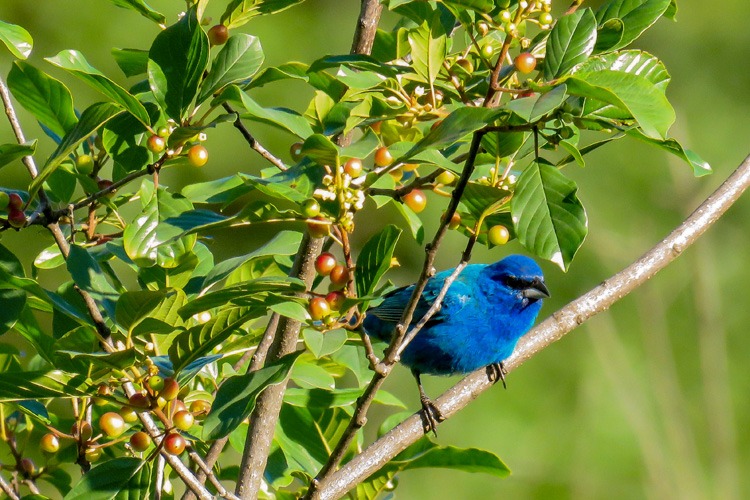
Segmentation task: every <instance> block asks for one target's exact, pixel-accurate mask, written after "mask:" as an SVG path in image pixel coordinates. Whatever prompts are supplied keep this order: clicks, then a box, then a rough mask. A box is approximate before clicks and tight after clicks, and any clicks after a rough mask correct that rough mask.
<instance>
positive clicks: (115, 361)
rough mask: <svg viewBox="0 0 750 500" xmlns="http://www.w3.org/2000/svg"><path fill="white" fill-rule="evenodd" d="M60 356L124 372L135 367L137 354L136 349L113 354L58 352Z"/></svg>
mask: <svg viewBox="0 0 750 500" xmlns="http://www.w3.org/2000/svg"><path fill="white" fill-rule="evenodd" d="M56 353H57V354H58V355H62V356H65V357H67V358H70V359H71V360H78V361H83V362H85V363H87V364H90V365H91V366H93V367H95V368H103V369H106V370H112V369H116V370H124V369H125V368H130V367H131V366H133V365H135V362H136V359H137V358H136V356H137V354H138V353H137V352H136V350H135V348H134V347H131V348H130V349H125V350H122V351H115V352H113V353H106V352H95V353H86V352H75V351H64V350H58V351H56Z"/></svg>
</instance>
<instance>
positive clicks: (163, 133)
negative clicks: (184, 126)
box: [156, 127, 169, 138]
mask: <svg viewBox="0 0 750 500" xmlns="http://www.w3.org/2000/svg"><path fill="white" fill-rule="evenodd" d="M156 135H158V136H159V137H163V138H166V137H169V127H159V128H158V129H157V130H156Z"/></svg>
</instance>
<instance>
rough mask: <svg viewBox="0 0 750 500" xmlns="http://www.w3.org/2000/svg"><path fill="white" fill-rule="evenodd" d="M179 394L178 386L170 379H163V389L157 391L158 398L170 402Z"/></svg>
mask: <svg viewBox="0 0 750 500" xmlns="http://www.w3.org/2000/svg"><path fill="white" fill-rule="evenodd" d="M179 393H180V384H178V383H177V381H176V380H175V379H173V378H172V377H167V378H165V379H164V388H163V389H162V390H161V391H159V397H162V398H164V399H166V400H167V401H172V400H173V399H174V398H176V397H177V395H178V394H179Z"/></svg>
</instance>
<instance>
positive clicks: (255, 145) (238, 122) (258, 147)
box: [222, 102, 287, 170]
mask: <svg viewBox="0 0 750 500" xmlns="http://www.w3.org/2000/svg"><path fill="white" fill-rule="evenodd" d="M222 106H224V109H226V110H227V113H230V114H234V115H236V116H237V118H235V120H234V128H236V129H237V130H239V131H240V133H241V134H242V137H244V138H245V141H247V143H248V144H249V145H250V147H251V148H252V149H253V150H255V151H256V152H257V153H258V154H259V155H261V156H262V157H263V158H265V159H266V160H268V161H269V162H271V163H272V164H273V165H274V166H275V167H276V168H278V169H279V170H286V169H287V168H286V165H284V162H283V161H281V160H279V159H278V158H276V157H275V156H274V155H273V154H272V153H271V152H270V151H269V150H267V149H266V148H264V147H263V145H262V144H261V143H259V142H258V140H257V139H256V138H255V137H254V136H253V134H251V133H250V131H249V130H248V129H247V127H245V124H244V123H242V119H241V118H240V114H239V113H237V112H236V111H235V110H234V108H232V106H230V105H229V103H228V102H225V103H223V104H222Z"/></svg>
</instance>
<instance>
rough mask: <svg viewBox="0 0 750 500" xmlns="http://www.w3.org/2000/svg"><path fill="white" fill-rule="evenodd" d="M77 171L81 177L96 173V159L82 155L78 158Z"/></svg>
mask: <svg viewBox="0 0 750 500" xmlns="http://www.w3.org/2000/svg"><path fill="white" fill-rule="evenodd" d="M76 170H78V173H79V174H81V175H91V173H92V172H93V171H94V159H93V158H92V157H91V155H89V154H82V155H79V156H78V157H77V158H76Z"/></svg>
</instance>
